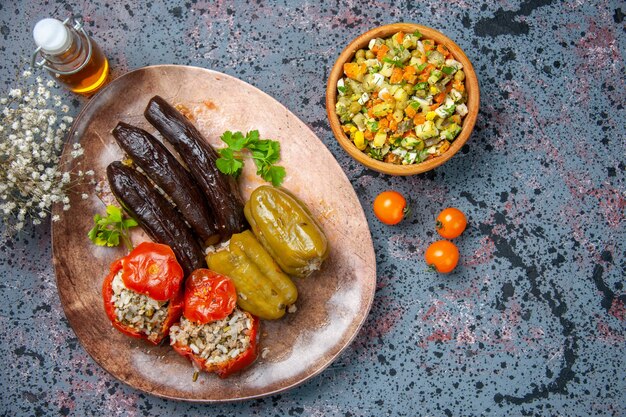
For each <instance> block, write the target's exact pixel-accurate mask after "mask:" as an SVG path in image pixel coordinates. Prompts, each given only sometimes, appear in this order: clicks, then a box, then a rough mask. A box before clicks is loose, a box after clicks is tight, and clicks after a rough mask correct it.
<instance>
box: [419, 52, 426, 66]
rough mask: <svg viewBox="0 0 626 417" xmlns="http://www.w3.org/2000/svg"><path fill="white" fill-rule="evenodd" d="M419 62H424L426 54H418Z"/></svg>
mask: <svg viewBox="0 0 626 417" xmlns="http://www.w3.org/2000/svg"><path fill="white" fill-rule="evenodd" d="M419 59H420V64H424V63H425V62H426V55H424V54H422V55H420V58H419Z"/></svg>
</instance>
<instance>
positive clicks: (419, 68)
mask: <svg viewBox="0 0 626 417" xmlns="http://www.w3.org/2000/svg"><path fill="white" fill-rule="evenodd" d="M427 66H428V63H427V62H424V63H423V64H419V65H418V66H417V72H422V71H424V69H425V68H426V67H427Z"/></svg>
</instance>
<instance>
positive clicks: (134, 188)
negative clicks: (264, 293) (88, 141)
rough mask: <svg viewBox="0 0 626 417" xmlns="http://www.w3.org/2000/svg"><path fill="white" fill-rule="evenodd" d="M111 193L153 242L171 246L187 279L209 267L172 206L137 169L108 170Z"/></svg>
mask: <svg viewBox="0 0 626 417" xmlns="http://www.w3.org/2000/svg"><path fill="white" fill-rule="evenodd" d="M107 177H108V179H109V185H110V186H111V191H113V194H114V195H115V197H116V198H117V201H119V203H120V204H121V205H122V207H123V208H124V210H126V211H127V212H128V213H129V214H130V215H131V216H132V217H134V218H135V220H137V222H139V224H140V225H141V227H142V228H143V230H145V232H146V233H148V235H149V236H150V237H151V238H152V240H154V241H156V242H158V243H163V244H165V245H168V246H169V247H171V248H172V250H173V251H174V253H175V254H176V258H177V259H178V262H179V263H180V264H181V266H182V267H183V270H184V271H185V276H187V275H189V274H190V273H191V272H192V271H194V270H195V269H198V268H203V267H204V265H205V262H204V254H203V252H202V248H201V247H200V245H199V244H198V242H197V241H196V238H195V236H194V235H193V233H192V232H191V229H189V227H188V226H187V224H185V222H184V221H183V220H182V219H181V218H180V216H179V214H178V213H177V212H176V209H175V208H174V206H172V204H171V203H170V202H169V201H167V199H165V197H163V196H162V195H161V194H160V193H159V192H158V191H157V190H156V188H155V187H154V185H153V184H152V183H151V182H150V181H149V180H148V179H147V178H146V177H145V175H143V174H141V173H139V172H138V171H137V170H135V169H133V168H131V167H129V166H126V165H124V164H122V163H121V162H119V161H115V162H112V163H111V164H109V166H108V167H107Z"/></svg>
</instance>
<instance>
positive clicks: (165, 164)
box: [113, 122, 219, 245]
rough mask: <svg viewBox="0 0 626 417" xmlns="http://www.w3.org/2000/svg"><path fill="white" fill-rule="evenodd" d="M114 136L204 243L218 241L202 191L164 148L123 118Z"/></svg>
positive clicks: (208, 243) (209, 243) (114, 130)
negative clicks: (169, 198) (123, 120)
mask: <svg viewBox="0 0 626 417" xmlns="http://www.w3.org/2000/svg"><path fill="white" fill-rule="evenodd" d="M113 136H114V137H115V140H117V143H118V144H119V145H120V147H121V148H122V149H123V150H124V151H125V152H126V153H127V154H128V156H130V158H131V159H132V160H133V162H134V163H135V164H136V165H137V166H139V167H140V168H141V169H142V170H144V172H145V173H146V174H147V175H148V177H149V178H150V179H151V180H152V181H154V182H155V183H156V184H157V185H158V186H159V187H161V188H162V189H163V191H165V193H166V194H167V195H169V196H170V197H171V199H172V201H173V202H174V204H175V205H176V207H177V208H178V211H180V213H181V214H182V216H183V218H184V219H185V220H186V221H187V223H189V225H190V226H191V228H192V229H193V231H194V232H195V233H196V234H197V235H198V236H199V237H200V239H201V240H202V242H203V243H204V245H212V244H214V243H217V242H218V241H219V234H218V233H217V232H216V230H215V221H214V220H213V218H212V216H211V213H210V211H209V208H208V207H207V204H206V200H205V199H204V196H203V195H202V192H201V191H200V190H199V189H198V186H197V185H196V184H195V183H194V181H193V179H192V178H191V176H190V174H189V173H188V172H187V170H186V169H185V168H184V167H183V166H182V165H181V164H180V162H178V161H177V160H176V158H174V156H173V155H172V154H171V153H170V152H169V151H168V150H167V148H166V147H165V146H163V144H162V143H160V142H159V141H158V140H157V139H156V138H155V137H154V136H152V135H151V134H150V133H148V132H146V131H145V130H143V129H140V128H138V127H135V126H132V125H129V124H126V123H122V122H120V123H118V124H117V126H116V127H115V129H113Z"/></svg>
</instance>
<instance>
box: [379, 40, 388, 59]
mask: <svg viewBox="0 0 626 417" xmlns="http://www.w3.org/2000/svg"><path fill="white" fill-rule="evenodd" d="M387 52H389V47H388V46H387V45H385V44H383V45H381V47H380V48H379V49H378V52H376V59H378V60H379V61H382V60H383V58H384V57H385V55H387Z"/></svg>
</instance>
